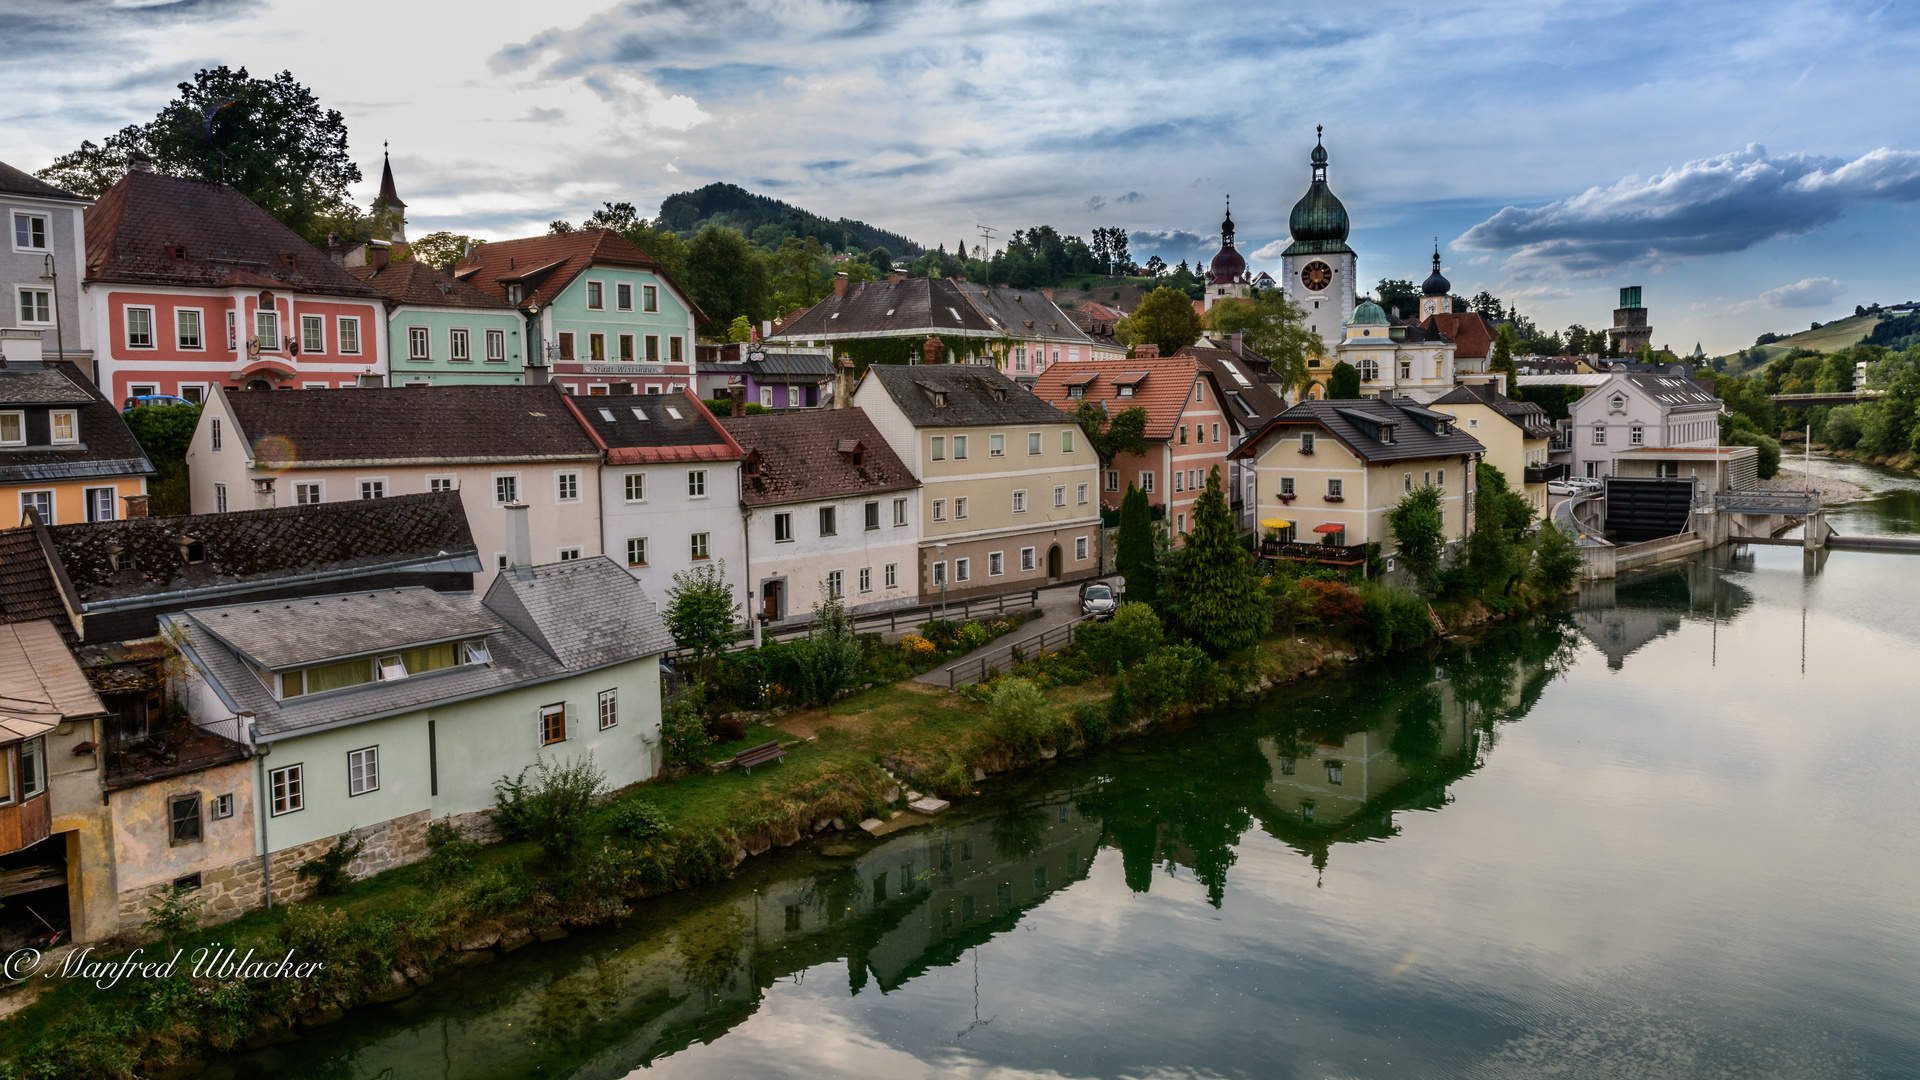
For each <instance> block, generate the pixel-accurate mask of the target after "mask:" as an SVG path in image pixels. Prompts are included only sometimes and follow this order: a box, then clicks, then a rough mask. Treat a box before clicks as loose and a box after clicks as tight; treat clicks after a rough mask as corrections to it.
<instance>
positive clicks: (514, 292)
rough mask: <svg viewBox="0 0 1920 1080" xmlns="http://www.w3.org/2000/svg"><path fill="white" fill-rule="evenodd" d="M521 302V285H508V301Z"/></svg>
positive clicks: (512, 302)
mask: <svg viewBox="0 0 1920 1080" xmlns="http://www.w3.org/2000/svg"><path fill="white" fill-rule="evenodd" d="M519 302H520V286H518V285H509V286H507V303H509V304H518V303H519Z"/></svg>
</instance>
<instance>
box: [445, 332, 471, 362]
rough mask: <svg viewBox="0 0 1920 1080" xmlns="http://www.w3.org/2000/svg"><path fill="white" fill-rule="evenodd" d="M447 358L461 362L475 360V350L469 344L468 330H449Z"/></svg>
mask: <svg viewBox="0 0 1920 1080" xmlns="http://www.w3.org/2000/svg"><path fill="white" fill-rule="evenodd" d="M447 359H448V360H452V361H454V362H455V363H460V364H470V363H472V362H473V350H472V349H471V348H470V347H469V346H468V344H467V331H465V330H449V331H447Z"/></svg>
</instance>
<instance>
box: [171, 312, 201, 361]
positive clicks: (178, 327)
mask: <svg viewBox="0 0 1920 1080" xmlns="http://www.w3.org/2000/svg"><path fill="white" fill-rule="evenodd" d="M173 340H174V344H175V346H176V347H178V348H182V349H187V350H189V351H192V350H201V349H205V348H206V340H205V339H204V338H203V337H202V336H201V333H200V312H199V311H197V310H195V309H193V308H175V309H174V311H173Z"/></svg>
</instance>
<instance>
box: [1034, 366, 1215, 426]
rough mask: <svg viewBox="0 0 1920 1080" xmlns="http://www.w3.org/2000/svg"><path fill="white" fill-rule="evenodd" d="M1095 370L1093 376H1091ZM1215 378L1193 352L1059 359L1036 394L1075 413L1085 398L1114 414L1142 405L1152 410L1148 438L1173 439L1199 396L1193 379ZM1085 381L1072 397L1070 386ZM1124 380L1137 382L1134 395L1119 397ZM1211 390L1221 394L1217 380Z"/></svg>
mask: <svg viewBox="0 0 1920 1080" xmlns="http://www.w3.org/2000/svg"><path fill="white" fill-rule="evenodd" d="M1088 374H1093V375H1094V376H1095V377H1094V378H1093V379H1092V380H1091V381H1086V376H1087V375H1088ZM1201 378H1204V379H1206V380H1207V381H1208V382H1210V383H1211V382H1212V381H1213V378H1212V374H1211V372H1206V373H1203V372H1202V370H1201V364H1200V360H1199V359H1198V358H1197V357H1193V356H1159V357H1151V358H1146V359H1140V360H1112V361H1107V360H1100V361H1090V362H1083V363H1078V364H1055V365H1053V366H1052V367H1050V368H1048V369H1047V370H1045V371H1043V372H1041V373H1040V375H1039V377H1038V378H1037V379H1035V380H1034V384H1033V395H1034V396H1035V397H1037V398H1039V399H1040V400H1042V401H1044V402H1046V403H1048V404H1049V405H1052V406H1054V407H1055V408H1057V409H1062V410H1066V411H1069V412H1071V411H1072V410H1073V409H1075V408H1078V407H1079V404H1080V401H1081V400H1086V401H1100V402H1104V403H1105V404H1106V406H1107V412H1108V413H1109V414H1114V415H1117V414H1118V413H1120V412H1121V411H1122V410H1124V409H1130V408H1133V407H1135V406H1138V407H1140V408H1142V409H1145V410H1146V411H1147V438H1148V439H1154V440H1158V439H1170V438H1172V437H1173V433H1174V427H1175V426H1176V425H1177V424H1178V423H1179V422H1180V415H1181V413H1183V412H1185V411H1186V407H1187V402H1188V401H1189V400H1190V399H1192V397H1193V381H1194V380H1195V379H1201ZM1083 382H1084V383H1085V390H1084V391H1083V397H1082V398H1069V397H1068V396H1067V387H1068V386H1070V385H1080V384H1082V383H1083ZM1121 383H1131V384H1133V385H1134V391H1133V396H1132V397H1121V396H1119V393H1118V390H1117V386H1118V385H1119V384H1121ZM1209 394H1210V396H1211V397H1213V398H1214V399H1215V400H1218V399H1219V387H1218V386H1217V385H1216V386H1214V387H1213V388H1212V389H1211V390H1210V391H1209Z"/></svg>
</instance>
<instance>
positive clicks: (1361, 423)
mask: <svg viewBox="0 0 1920 1080" xmlns="http://www.w3.org/2000/svg"><path fill="white" fill-rule="evenodd" d="M1452 422H1453V418H1452V417H1451V416H1448V415H1447V414H1445V413H1438V412H1435V411H1433V410H1432V409H1429V408H1426V407H1424V406H1420V405H1415V404H1413V403H1412V402H1411V401H1406V400H1400V399H1395V400H1391V401H1385V400H1381V399H1380V398H1358V399H1352V400H1339V401H1313V400H1307V401H1302V402H1301V403H1299V404H1298V405H1295V406H1294V407H1293V408H1291V409H1288V410H1287V411H1286V412H1283V413H1281V414H1280V415H1279V416H1276V417H1274V418H1273V419H1272V420H1271V421H1269V422H1268V423H1267V425H1266V426H1265V427H1263V428H1261V429H1260V430H1259V431H1257V432H1255V433H1254V434H1253V435H1252V436H1250V437H1249V438H1248V439H1247V441H1246V442H1244V443H1241V444H1240V446H1239V447H1238V448H1237V449H1235V450H1234V451H1233V453H1231V454H1229V455H1228V456H1229V457H1239V458H1251V457H1252V456H1253V455H1254V454H1255V453H1256V452H1258V448H1259V444H1260V443H1261V442H1262V441H1264V440H1265V439H1266V437H1267V435H1268V434H1270V433H1272V432H1274V431H1275V430H1278V429H1283V428H1287V427H1291V426H1295V425H1307V426H1313V427H1318V428H1320V429H1322V430H1324V431H1326V432H1327V433H1328V434H1330V435H1332V436H1333V437H1334V438H1336V439H1339V440H1340V441H1341V442H1342V443H1345V444H1346V446H1347V448H1348V449H1350V450H1352V451H1353V452H1354V453H1355V454H1358V455H1359V456H1360V458H1361V460H1363V461H1366V462H1369V463H1371V462H1379V461H1405V460H1408V459H1412V458H1434V457H1450V456H1452V455H1454V454H1478V453H1482V452H1484V451H1485V450H1486V447H1484V446H1482V445H1481V444H1480V443H1479V441H1478V440H1476V439H1474V438H1473V437H1472V436H1470V435H1467V434H1466V433H1464V432H1461V431H1459V430H1450V431H1448V433H1447V434H1441V433H1440V431H1442V430H1447V429H1449V428H1451V425H1452ZM1436 429H1439V430H1436ZM1389 433H1391V436H1392V439H1393V441H1392V442H1387V441H1386V438H1387V436H1388V434H1389Z"/></svg>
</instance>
